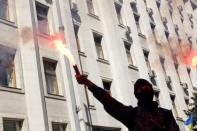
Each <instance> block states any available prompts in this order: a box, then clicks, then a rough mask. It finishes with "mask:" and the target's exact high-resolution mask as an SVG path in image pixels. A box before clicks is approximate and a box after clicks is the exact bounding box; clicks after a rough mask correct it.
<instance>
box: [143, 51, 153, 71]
mask: <svg viewBox="0 0 197 131" xmlns="http://www.w3.org/2000/svg"><path fill="white" fill-rule="evenodd" d="M148 55H149V52H148V51H144V57H145V61H146V65H147V68H148V70H149V72H151V66H150V62H149V60H148Z"/></svg>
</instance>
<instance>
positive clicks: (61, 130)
mask: <svg viewBox="0 0 197 131" xmlns="http://www.w3.org/2000/svg"><path fill="white" fill-rule="evenodd" d="M65 130H66V125H65V124H62V123H60V124H54V123H53V124H52V131H65Z"/></svg>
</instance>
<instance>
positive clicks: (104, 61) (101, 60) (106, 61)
mask: <svg viewBox="0 0 197 131" xmlns="http://www.w3.org/2000/svg"><path fill="white" fill-rule="evenodd" d="M97 61H98V62H101V63H104V64H107V65H110V63H109V61H108V60H105V59H103V58H98V59H97Z"/></svg>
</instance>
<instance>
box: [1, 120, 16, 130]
mask: <svg viewBox="0 0 197 131" xmlns="http://www.w3.org/2000/svg"><path fill="white" fill-rule="evenodd" d="M16 124H17V123H16V121H11V120H4V121H3V130H4V131H17V127H16V126H17V125H16Z"/></svg>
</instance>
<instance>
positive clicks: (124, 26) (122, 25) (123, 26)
mask: <svg viewBox="0 0 197 131" xmlns="http://www.w3.org/2000/svg"><path fill="white" fill-rule="evenodd" d="M118 26H119V27H121V28H126V25H124V24H118Z"/></svg>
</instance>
